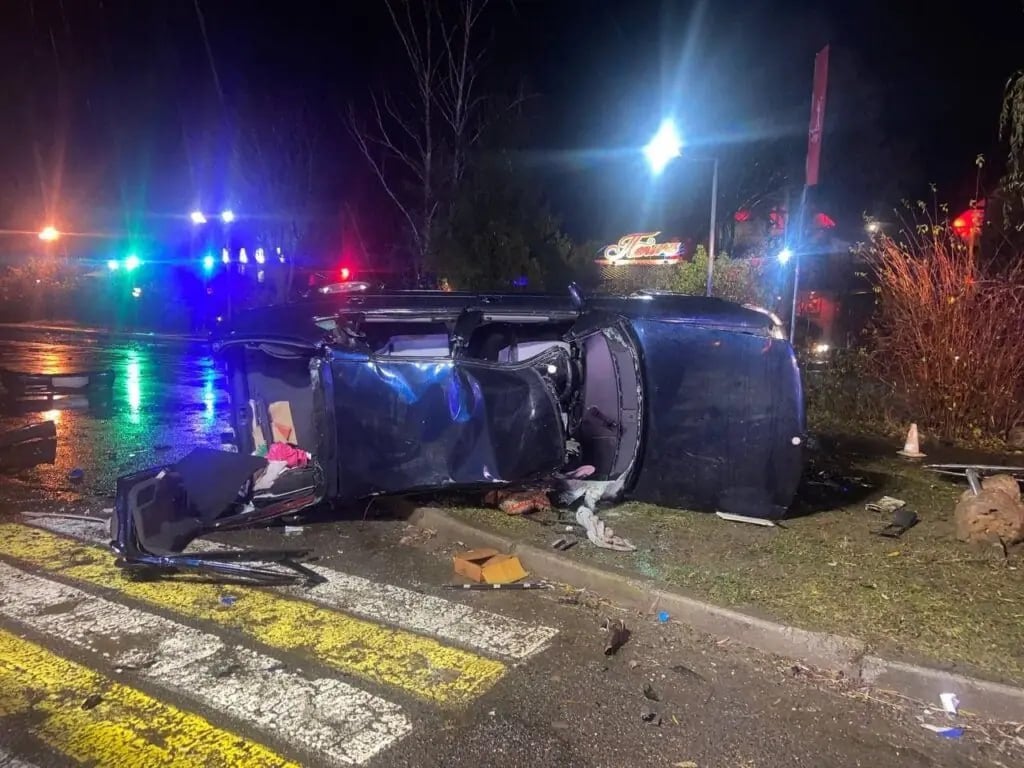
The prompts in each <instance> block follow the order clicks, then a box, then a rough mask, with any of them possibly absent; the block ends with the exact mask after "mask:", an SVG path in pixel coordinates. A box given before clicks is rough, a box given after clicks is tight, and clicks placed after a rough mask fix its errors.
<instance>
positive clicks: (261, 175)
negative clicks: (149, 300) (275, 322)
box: [231, 95, 327, 298]
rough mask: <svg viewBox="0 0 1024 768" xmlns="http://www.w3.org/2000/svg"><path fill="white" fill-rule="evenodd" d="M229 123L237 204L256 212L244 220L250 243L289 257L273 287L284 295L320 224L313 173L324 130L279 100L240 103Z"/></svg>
mask: <svg viewBox="0 0 1024 768" xmlns="http://www.w3.org/2000/svg"><path fill="white" fill-rule="evenodd" d="M234 122H235V124H236V126H237V128H236V131H235V136H234V141H233V142H232V158H231V159H232V164H233V168H234V179H235V184H234V190H235V191H236V192H237V193H238V194H239V195H240V197H241V200H242V203H243V205H245V206H246V207H247V208H248V209H250V210H258V211H260V213H259V214H258V215H256V216H251V215H250V217H248V218H249V221H250V223H249V227H250V231H252V233H253V235H254V237H255V239H256V244H257V245H258V246H261V247H264V248H266V249H267V251H268V252H269V251H270V249H271V248H274V247H281V248H283V250H284V252H285V253H287V254H289V256H290V258H288V260H287V263H288V265H289V267H288V270H287V275H286V277H285V283H284V284H283V285H278V291H279V292H280V293H283V294H284V295H288V294H289V293H290V292H291V286H292V281H293V279H294V268H295V263H296V258H298V257H300V256H301V254H302V253H303V252H304V251H308V250H309V249H311V248H312V247H313V246H314V245H315V240H316V237H317V235H318V234H319V233H318V231H317V227H318V226H321V225H323V217H322V216H321V215H320V214H321V213H322V212H321V211H320V210H319V204H320V202H321V200H320V193H321V191H322V181H323V177H322V176H321V175H320V173H318V168H323V167H324V166H325V165H326V163H325V157H324V156H325V154H326V152H327V148H326V146H325V134H324V130H323V128H322V125H321V121H320V120H319V119H318V117H317V115H315V114H314V113H313V111H312V110H311V109H310V108H309V105H307V104H305V103H301V102H289V101H288V100H287V99H285V98H282V97H280V95H269V96H267V97H265V98H261V99H256V100H249V101H246V102H244V103H243V104H242V105H240V107H239V108H238V109H237V115H236V119H235V121H234ZM272 271H274V272H275V273H276V272H277V271H278V270H277V269H276V265H275V270H272ZM279 298H282V297H280V296H279Z"/></svg>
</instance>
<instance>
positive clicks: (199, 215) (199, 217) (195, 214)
mask: <svg viewBox="0 0 1024 768" xmlns="http://www.w3.org/2000/svg"><path fill="white" fill-rule="evenodd" d="M188 217H189V218H190V219H192V223H193V224H195V225H196V226H198V225H200V224H205V223H206V216H205V215H204V214H203V212H202V211H192V213H190V214H189V215H188Z"/></svg>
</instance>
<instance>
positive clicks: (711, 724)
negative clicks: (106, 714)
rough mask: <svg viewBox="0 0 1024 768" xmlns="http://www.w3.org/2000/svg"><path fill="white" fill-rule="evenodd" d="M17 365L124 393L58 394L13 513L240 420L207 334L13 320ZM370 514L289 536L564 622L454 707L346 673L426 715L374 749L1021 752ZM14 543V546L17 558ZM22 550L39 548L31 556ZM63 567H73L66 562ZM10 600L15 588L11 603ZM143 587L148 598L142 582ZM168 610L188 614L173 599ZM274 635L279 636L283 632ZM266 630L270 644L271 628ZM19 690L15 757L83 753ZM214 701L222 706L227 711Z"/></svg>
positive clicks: (450, 752)
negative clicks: (464, 582)
mask: <svg viewBox="0 0 1024 768" xmlns="http://www.w3.org/2000/svg"><path fill="white" fill-rule="evenodd" d="M0 367H5V368H12V369H21V370H39V371H46V372H66V371H71V370H81V369H92V368H108V367H109V368H111V369H113V370H114V372H115V375H116V377H117V379H116V382H115V385H114V401H113V403H112V404H111V407H110V408H109V409H108V410H105V411H103V412H100V413H93V412H90V411H89V410H88V409H85V410H82V409H67V410H61V409H57V408H54V409H51V410H49V411H48V412H46V413H45V414H44V417H45V418H50V419H53V420H56V421H57V426H58V434H59V444H58V455H57V461H56V464H55V465H53V466H41V467H37V468H34V469H31V470H27V471H24V472H22V473H19V474H18V475H17V476H13V477H11V476H8V477H4V476H0V523H2V522H3V521H5V520H7V521H9V520H15V519H17V513H18V512H19V511H21V510H26V509H32V510H40V511H61V510H63V511H66V512H84V513H88V514H96V513H99V512H100V511H101V510H102V509H103V508H105V507H109V506H110V502H111V497H110V494H111V491H112V487H113V481H114V478H115V477H116V476H117V475H118V474H122V473H124V472H127V471H132V470H135V469H140V468H144V467H147V466H151V465H153V464H156V463H163V462H171V461H173V460H174V459H176V458H178V457H180V456H182V455H184V454H185V453H187V452H188V450H190V449H191V448H192V447H194V446H198V445H207V446H216V445H219V444H220V441H221V437H220V436H221V433H222V432H223V431H224V430H225V429H226V427H227V395H226V392H225V391H224V390H223V388H222V379H221V376H220V373H219V371H218V368H217V366H216V363H215V361H214V360H213V359H212V357H211V356H210V354H209V351H208V350H207V349H206V348H205V347H204V346H203V345H200V344H190V343H182V342H178V341H162V340H155V339H154V340H140V339H125V338H120V339H111V338H104V337H101V336H95V335H82V334H74V333H64V332H46V333H38V332H27V331H12V330H4V329H0ZM30 418H32V417H28V416H25V415H11V414H8V415H5V416H3V418H2V422H0V424H2V426H4V427H7V426H15V425H19V424H23V423H25V422H26V421H28V420H30ZM76 467H77V468H81V469H83V470H84V471H85V481H84V482H83V483H82V484H80V485H73V484H72V483H71V482H70V481H69V479H68V472H69V471H70V470H71V469H73V468H76ZM361 513H362V510H360V511H357V512H355V513H353V512H349V513H345V512H339V513H337V514H336V515H333V516H332V519H330V520H328V521H325V522H322V523H318V524H313V525H306V526H305V527H304V528H303V530H302V532H301V533H300V534H299V535H296V536H289V537H287V540H286V544H287V545H288V546H308V547H311V548H313V549H314V551H315V552H316V553H317V554H318V555H319V556H321V558H322V560H321V562H322V563H323V564H324V565H326V566H327V567H330V568H334V569H337V570H338V571H344V572H346V573H350V574H355V575H358V576H361V577H363V578H365V579H369V580H371V581H373V582H376V583H380V584H393V585H397V586H400V587H404V588H406V589H409V590H412V591H414V592H415V593H417V594H420V595H424V596H434V597H439V598H443V599H445V600H450V601H453V602H455V603H459V604H464V605H468V606H471V607H473V608H476V609H484V610H486V611H493V612H494V613H498V614H501V615H503V616H509V617H514V618H515V619H518V620H521V621H522V622H526V623H527V624H529V625H530V626H538V625H542V626H546V627H551V628H554V629H556V630H557V634H556V635H555V636H554V639H553V640H552V641H551V642H550V644H549V646H548V647H547V648H545V649H544V650H541V651H540V652H538V653H536V654H534V655H531V656H530V657H529V658H524V659H521V660H517V661H514V662H509V663H508V664H507V670H506V672H505V674H504V675H503V676H502V677H501V679H500V680H499V681H498V682H497V683H496V684H495V685H494V686H493V687H492V688H490V689H489V690H487V691H486V692H485V693H483V694H482V695H480V696H479V697H478V698H475V699H474V700H472V701H471V702H469V703H468V704H466V705H463V706H438V705H437V704H436V703H433V702H426V701H423V700H422V698H419V697H416V696H410V695H407V694H406V693H404V692H402V691H394V690H392V689H390V688H388V687H387V686H385V685H381V684H379V682H374V681H373V680H370V681H369V682H367V680H366V679H363V678H358V679H354V678H351V677H348V676H345V675H343V678H344V679H346V680H348V682H350V683H353V684H358V685H359V686H360V687H362V688H364V689H365V690H367V691H369V692H370V693H371V694H378V695H381V696H386V697H387V698H388V699H389V700H390V701H393V702H394V703H396V704H398V705H400V706H401V707H402V709H403V711H404V712H405V713H406V716H407V717H408V719H409V722H410V723H411V730H410V731H409V732H408V733H407V734H406V735H404V736H403V737H402V738H401V739H400V740H398V741H397V742H396V743H394V744H391V745H390V746H389V747H388V748H387V749H385V750H383V751H382V752H381V753H380V754H378V755H377V756H376V757H375V758H374V759H373V760H372V761H371V762H370V763H369V764H370V765H373V766H476V765H494V766H510V767H511V766H531V767H533V766H537V767H542V766H552V767H553V768H554V767H555V766H558V767H561V766H626V765H637V766H666V767H668V766H679V765H682V766H690V765H692V766H699V768H717V767H721V768H755V767H756V768H762V767H765V766H814V767H815V768H825V767H827V766H836V767H839V766H843V767H846V766H851V767H852V766H871V768H885V767H887V766H893V768H896V767H898V768H924V767H925V766H968V765H1001V764H1006V765H1009V764H1011V763H1009V762H1006V763H1004V762H1001V761H1003V760H1005V759H1006V758H1005V756H1003V755H1002V754H1001V753H997V752H995V751H994V750H993V749H992V748H991V747H988V746H986V745H984V744H980V743H977V742H975V741H973V740H971V739H964V740H961V741H946V740H943V739H941V738H939V737H937V736H935V735H933V734H932V733H930V732H928V731H926V730H924V729H923V728H921V727H920V725H919V724H918V722H917V721H916V719H915V718H916V716H917V715H918V714H920V712H919V710H915V709H912V708H911V709H908V710H901V709H899V708H891V707H887V706H883V705H880V704H877V703H874V702H869V701H865V700H864V699H863V698H858V697H856V696H854V695H851V694H850V693H849V692H844V689H843V687H842V686H841V685H836V684H833V683H827V682H823V681H822V680H820V679H817V678H815V677H814V676H813V675H811V674H809V673H807V672H805V671H802V670H797V671H794V668H793V667H792V665H791V664H788V663H786V662H783V661H780V660H777V659H771V658H766V657H761V656H757V655H754V654H750V653H748V652H746V651H744V650H742V649H738V648H734V647H731V646H730V645H729V644H727V643H722V642H715V641H714V640H713V639H711V638H708V637H706V636H700V635H697V634H695V633H692V632H690V631H689V630H687V628H686V627H683V626H681V625H679V624H676V623H674V622H671V621H670V622H668V623H658V622H657V621H655V620H653V619H651V618H649V617H640V616H636V615H632V614H626V613H623V612H621V611H619V610H617V609H616V608H615V607H614V606H610V605H607V604H602V603H600V602H599V601H597V600H594V599H592V598H586V597H585V598H584V599H582V600H576V599H568V598H567V596H566V594H565V593H563V592H561V591H556V590H552V591H544V592H508V591H504V592H486V593H462V592H451V591H445V590H443V589H441V588H440V585H441V584H443V583H445V582H447V581H448V580H449V579H450V555H451V552H452V551H453V550H454V549H455V548H457V544H455V543H453V542H445V541H440V540H438V539H436V538H430V537H427V538H424V537H422V536H417V535H414V534H415V532H414V531H411V530H410V529H408V528H407V527H406V525H405V524H404V522H402V521H401V520H396V519H390V518H388V516H387V515H386V514H385V515H383V516H381V517H379V518H371V519H369V520H364V519H362V515H361ZM283 539H284V537H283V534H282V531H281V529H271V530H266V531H253V532H249V533H246V534H242V535H237V536H235V537H234V539H233V542H234V543H240V544H241V543H245V544H259V545H261V546H280V545H281V543H282V540H283ZM18 557H20V555H19V556H18ZM9 559H10V558H8V557H7V555H6V553H5V552H4V550H3V548H2V547H0V560H9ZM13 562H14V564H15V565H18V566H19V567H21V565H22V563H20V562H19V561H18V560H17V559H15V560H14V561H13ZM28 570H29V571H30V572H31V571H32V569H31V568H29V569H28ZM54 578H56V579H58V580H61V579H64V580H65V581H66V580H67V578H70V577H67V578H65V575H62V574H61V573H60V571H59V567H58V568H57V570H55V571H54ZM168 588H169V589H170V587H168ZM91 589H92V587H86V590H87V591H89V590H91ZM3 600H4V597H3V593H0V605H3ZM127 604H128V605H130V606H133V607H138V606H139V605H140V604H139V601H138V600H136V599H134V598H133V599H129V600H128V601H127ZM155 611H156V612H157V613H169V614H173V611H171V609H168V611H162V609H160V608H159V607H157V608H156V609H155ZM605 617H612V618H623V619H624V620H625V622H626V624H627V626H628V627H629V628H630V629H631V632H632V634H631V637H630V639H629V641H628V642H627V643H626V645H625V646H624V647H623V648H622V650H621V651H619V653H617V654H616V655H614V656H605V655H604V653H603V648H604V642H605V636H604V634H603V633H602V631H601V630H600V628H599V626H600V623H601V621H602V619H604V618H605ZM189 623H190V624H191V625H194V626H196V627H198V628H200V629H203V630H204V631H209V632H212V633H222V634H224V635H225V636H226V637H227V638H228V639H230V640H232V641H235V640H238V639H239V638H242V640H243V641H245V642H249V641H248V639H247V638H246V635H245V632H244V629H243V631H241V632H239V631H238V630H237V628H236V629H227V630H225V629H224V627H223V626H221V625H219V624H218V623H217V621H216V620H210V619H209V618H208V617H207V618H203V617H199V618H194V617H193V619H190V622H189ZM0 629H6V630H7V631H10V632H14V633H15V634H17V635H19V636H28V637H29V639H32V640H35V641H38V642H39V643H40V644H42V645H44V646H46V647H50V648H51V649H52V650H53V651H54V652H55V653H58V654H59V655H61V656H64V657H67V658H70V659H73V660H76V661H80V662H81V663H85V664H89V663H90V661H89V657H87V655H81V654H79V652H78V651H76V650H75V649H74V648H71V647H70V646H67V645H66V644H64V643H63V641H62V640H60V639H58V640H55V641H53V643H49V641H48V640H47V639H46V637H43V636H41V635H37V634H36V633H34V632H32V631H23V630H24V629H25V628H24V627H22V626H19V625H18V623H17V622H13V623H12V622H11V621H10V620H9V619H8V618H4V617H2V616H0ZM264 642H270V643H271V644H272V643H273V639H272V638H271V639H270V640H265V641H264ZM467 642H468V641H467ZM252 645H253V646H254V647H256V648H258V649H260V650H265V648H263V646H262V645H260V642H255V643H252ZM280 658H281V659H282V660H283V664H284V665H288V666H289V667H291V666H294V668H295V669H300V668H301V669H300V671H303V673H304V674H313V673H318V674H323V675H325V676H327V675H333V674H337V672H336V670H331V669H327V668H326V667H325V666H322V665H320V663H319V662H318V661H316V660H313V661H311V660H310V659H309V658H308V657H303V656H302V655H301V654H294V653H293V652H292V651H290V650H288V649H285V650H283V651H281V653H280ZM0 666H2V662H0ZM101 671H106V672H110V670H101ZM119 673H120V672H119ZM370 677H371V678H372V674H371V675H370ZM123 681H124V682H129V683H131V684H132V685H135V686H137V687H138V688H139V689H141V690H143V691H148V692H150V693H151V694H152V695H153V696H156V697H158V698H160V699H161V700H164V701H167V702H169V703H170V704H172V705H174V706H177V707H180V708H182V709H188V708H189V707H190V700H189V698H188V695H187V694H175V693H170V694H168V693H166V692H165V691H162V690H160V689H158V688H153V687H152V686H151V685H150V683H148V682H147V681H146V680H143V679H138V680H135V679H133V678H131V677H130V674H129V677H128V679H127V680H123ZM645 684H646V685H648V686H649V690H648V696H645V694H644V689H645ZM8 703H9V702H7V701H6V700H5V699H4V696H3V695H2V694H0V765H6V763H5V762H4V749H6V751H7V752H8V753H14V754H17V755H19V756H21V757H22V758H23V759H26V760H28V761H29V762H30V763H32V764H35V765H38V766H50V765H53V766H62V765H72V764H75V763H73V762H72V761H71V760H69V759H66V758H63V757H61V756H59V754H57V753H55V752H54V751H53V750H52V749H50V748H48V747H47V746H46V744H49V743H50V742H46V744H44V743H42V742H41V741H40V739H39V738H37V737H35V736H32V735H27V734H28V732H30V731H31V728H26V727H25V723H26V722H31V721H25V720H22V719H19V718H18V717H13V718H12V717H7V718H4V717H3V715H4V714H5V710H4V707H5V706H6V705H7V704H8ZM296 706H301V704H300V703H296ZM644 713H653V717H654V719H655V721H658V720H660V725H658V724H655V723H647V722H644V721H643V720H642V717H641V716H642V715H643V714H644ZM205 714H206V716H207V717H208V718H210V719H211V720H213V721H215V722H216V721H217V713H216V712H209V711H206V712H205ZM229 725H230V726H231V728H233V729H234V732H235V733H238V735H239V737H240V738H242V739H251V740H254V741H257V742H260V743H264V744H268V745H270V746H271V747H272V748H275V749H278V750H279V752H280V753H281V754H284V755H286V756H288V757H291V758H292V759H294V760H296V761H297V762H299V763H301V764H307V765H329V764H330V763H329V762H327V761H324V760H320V759H318V758H317V757H316V756H311V755H310V754H309V753H295V752H294V751H291V752H290V751H289V746H288V733H287V732H286V731H282V732H280V733H272V732H268V730H267V728H265V727H261V726H260V725H258V724H254V723H247V722H244V718H243V722H238V721H237V719H236V720H232V721H231V722H230V723H229ZM43 741H45V739H43ZM168 764H170V763H168ZM185 764H188V762H187V761H186V763H185ZM232 764H235V763H232ZM237 764H240V765H241V764H245V763H237Z"/></svg>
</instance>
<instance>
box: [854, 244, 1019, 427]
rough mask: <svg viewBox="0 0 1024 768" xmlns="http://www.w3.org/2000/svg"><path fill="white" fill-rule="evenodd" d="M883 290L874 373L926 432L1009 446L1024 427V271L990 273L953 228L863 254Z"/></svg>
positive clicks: (1000, 269) (1011, 268)
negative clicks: (1010, 434) (1008, 438)
mask: <svg viewBox="0 0 1024 768" xmlns="http://www.w3.org/2000/svg"><path fill="white" fill-rule="evenodd" d="M866 255H867V258H868V262H869V265H870V267H871V269H872V270H873V272H874V274H875V277H876V281H877V290H878V294H879V295H878V299H879V301H878V309H877V313H876V316H875V320H874V327H873V332H874V349H873V354H872V355H871V365H872V367H873V368H874V372H875V373H876V374H877V375H878V376H879V377H880V378H881V379H882V380H883V381H884V382H885V383H886V384H888V385H889V386H890V387H891V388H892V390H893V393H894V395H896V396H897V397H898V398H899V399H900V400H901V401H902V402H903V405H904V406H905V407H906V409H907V413H908V415H909V416H910V417H911V418H913V419H915V420H916V421H918V422H921V423H922V425H923V426H925V428H926V429H928V430H930V431H931V432H933V433H937V434H940V435H943V436H945V437H948V438H950V439H954V440H961V439H969V440H974V441H976V440H978V439H979V438H1002V437H1004V436H1005V435H1006V433H1007V431H1008V430H1009V429H1010V428H1011V427H1013V426H1014V425H1016V424H1018V423H1020V422H1022V421H1024V270H1022V268H1021V265H1020V263H1019V262H1018V263H1016V264H1014V265H1012V266H1009V267H996V266H988V265H985V264H983V262H982V260H981V256H980V255H979V253H978V250H976V249H972V248H969V247H968V245H967V244H966V243H965V242H964V241H963V240H962V239H961V238H960V237H959V236H958V235H957V234H956V233H955V232H954V231H953V230H952V229H951V228H950V227H949V226H947V225H945V224H928V225H922V226H920V227H919V228H917V230H916V231H915V232H914V233H910V234H909V235H907V236H906V237H905V238H904V239H902V240H896V239H893V238H891V237H886V236H880V237H876V238H875V239H874V240H873V242H872V243H871V244H870V245H869V246H868V249H867V252H866Z"/></svg>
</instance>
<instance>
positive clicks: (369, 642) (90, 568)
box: [0, 523, 505, 704]
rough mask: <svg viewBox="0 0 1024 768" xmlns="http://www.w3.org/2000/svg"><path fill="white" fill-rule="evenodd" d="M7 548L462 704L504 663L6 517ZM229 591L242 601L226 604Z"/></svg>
mask: <svg viewBox="0 0 1024 768" xmlns="http://www.w3.org/2000/svg"><path fill="white" fill-rule="evenodd" d="M0 554H4V555H7V556H9V557H13V558H16V559H18V560H21V561H23V562H26V563H30V564H31V565H34V566H37V567H39V568H42V569H45V570H47V571H51V572H54V573H60V574H62V575H64V576H67V577H69V578H73V579H76V580H79V581H84V582H87V583H89V584H94V585H96V586H99V587H105V588H108V589H116V590H118V591H119V592H121V593H122V594H125V595H128V596H130V597H133V598H135V599H137V600H141V601H143V602H146V603H150V604H152V605H155V606H158V607H160V608H164V609H166V610H170V611H175V612H177V613H179V614H182V615H184V616H188V617H190V618H193V619H204V620H207V621H212V622H216V623H217V624H219V625H221V626H224V627H229V628H231V629H234V630H237V631H240V632H244V633H246V634H247V635H249V636H250V637H252V638H253V639H255V640H257V641H259V642H261V643H265V644H266V645H268V646H271V647H273V648H278V649H281V650H284V651H297V652H301V653H304V654H307V655H309V656H310V657H312V658H313V659H314V660H316V661H318V662H320V663H322V664H325V665H327V666H330V667H334V668H336V669H339V670H341V671H342V672H344V673H346V674H351V675H356V676H358V677H361V678H364V679H366V680H371V681H373V682H375V683H380V684H383V685H388V686H394V687H397V688H401V689H403V690H405V691H408V692H409V693H412V694H414V695H416V696H419V697H421V698H425V699H429V700H431V701H435V702H438V703H443V704H461V703H465V702H468V701H470V700H471V699H473V698H475V697H476V696H479V695H480V694H481V693H483V692H484V691H486V690H487V689H489V688H490V687H491V686H492V685H494V683H496V682H497V681H498V680H499V679H500V678H501V676H502V675H503V674H504V672H505V665H504V664H502V663H501V662H498V661H494V660H492V659H488V658H485V657H483V656H478V655H476V654H474V653H470V652H468V651H463V650H461V649H459V648H451V647H448V646H445V645H442V644H441V643H439V642H437V641H436V640H432V639H430V638H426V637H422V636H420V635H416V634H413V633H411V632H405V631H402V630H395V629H389V628H387V627H382V626H379V625H377V624H373V623H372V622H369V621H363V620H362V619H356V618H353V617H351V616H348V615H346V614H344V613H340V612H338V611H333V610H330V609H327V608H322V607H319V606H317V605H314V604H312V603H307V602H304V601H301V600H292V599H289V598H285V597H282V596H281V595H279V594H275V593H273V592H269V591H265V590H260V589H258V588H253V587H236V586H232V587H230V588H228V587H224V586H218V585H216V584H200V583H197V582H193V581H183V580H178V581H173V582H172V581H168V580H164V581H152V582H148V581H135V580H133V579H131V578H128V577H126V576H125V575H124V573H123V572H122V571H121V570H120V569H119V568H117V566H115V565H114V557H113V556H112V555H111V554H110V553H109V552H107V551H106V550H103V549H100V548H98V547H92V546H86V545H82V544H80V543H78V542H75V541H71V540H69V539H65V538H63V537H60V536H55V535H54V534H52V533H49V532H47V531H42V530H39V529H34V528H29V527H27V526H22V525H18V524H11V523H7V524H0ZM224 594H231V595H234V596H235V597H236V598H237V600H236V601H235V602H234V603H233V604H232V605H230V606H224V605H221V603H220V598H221V596H222V595H224Z"/></svg>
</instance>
